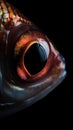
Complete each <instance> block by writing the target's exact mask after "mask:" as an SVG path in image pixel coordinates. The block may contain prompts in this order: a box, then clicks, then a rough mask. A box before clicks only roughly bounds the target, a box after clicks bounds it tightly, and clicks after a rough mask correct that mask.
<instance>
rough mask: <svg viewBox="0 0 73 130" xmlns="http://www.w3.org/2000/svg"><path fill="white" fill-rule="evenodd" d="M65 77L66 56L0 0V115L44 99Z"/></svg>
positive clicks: (4, 0) (32, 25) (21, 15)
mask: <svg viewBox="0 0 73 130" xmlns="http://www.w3.org/2000/svg"><path fill="white" fill-rule="evenodd" d="M65 77H66V64H65V58H64V57H63V56H62V55H61V54H60V52H59V51H58V50H57V49H56V48H55V46H54V44H53V42H52V41H51V40H50V39H49V38H48V36H46V34H45V33H42V31H41V30H40V29H39V28H38V27H37V26H36V25H35V24H34V23H33V22H31V21H30V20H29V19H28V18H26V17H25V16H24V15H23V14H22V13H20V11H19V10H18V9H16V8H15V7H14V6H13V5H11V4H9V3H8V2H7V1H6V0H0V117H1V116H7V115H9V114H13V113H15V112H17V111H20V110H22V109H25V108H27V107H28V106H30V105H32V104H33V103H35V102H37V101H39V100H40V99H42V98H44V97H45V96H46V95H48V94H49V93H50V92H51V91H53V89H55V88H56V87H57V86H58V85H59V84H60V83H61V82H62V81H63V80H64V78H65Z"/></svg>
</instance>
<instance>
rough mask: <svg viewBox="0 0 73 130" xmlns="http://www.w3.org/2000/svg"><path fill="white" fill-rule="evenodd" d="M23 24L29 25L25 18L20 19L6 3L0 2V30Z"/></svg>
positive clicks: (0, 0)
mask: <svg viewBox="0 0 73 130" xmlns="http://www.w3.org/2000/svg"><path fill="white" fill-rule="evenodd" d="M22 22H24V23H30V21H28V20H27V19H25V18H22V17H21V16H20V14H19V13H18V12H17V11H16V9H14V8H13V7H12V6H10V4H8V3H7V2H5V3H4V1H2V0H0V30H4V29H5V28H6V29H7V28H8V27H7V26H8V25H9V27H13V26H17V25H19V24H21V23H22Z"/></svg>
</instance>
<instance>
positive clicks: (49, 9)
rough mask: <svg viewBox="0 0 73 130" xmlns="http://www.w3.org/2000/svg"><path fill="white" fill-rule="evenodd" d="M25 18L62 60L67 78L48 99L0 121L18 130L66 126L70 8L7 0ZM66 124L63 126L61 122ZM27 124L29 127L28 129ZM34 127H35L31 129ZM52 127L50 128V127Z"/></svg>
mask: <svg viewBox="0 0 73 130" xmlns="http://www.w3.org/2000/svg"><path fill="white" fill-rule="evenodd" d="M9 1H10V3H12V4H13V5H14V6H15V7H16V8H18V9H19V10H20V11H21V12H22V13H23V14H24V15H25V16H26V17H28V18H29V19H30V20H31V21H33V22H34V23H35V24H36V25H37V26H38V27H39V28H40V29H41V30H42V31H43V32H44V33H45V34H46V35H47V36H48V37H49V38H50V39H51V40H52V41H53V42H54V44H55V45H56V47H57V48H58V50H59V51H60V52H61V54H62V55H63V56H64V57H65V60H66V70H67V76H66V78H65V80H64V81H63V82H62V83H61V84H60V85H59V86H58V87H57V88H56V89H55V90H53V91H52V92H51V93H50V94H49V95H47V96H46V97H45V98H44V99H42V100H41V101H38V102H37V103H35V104H33V105H32V106H30V107H29V108H27V109H25V110H22V111H20V112H18V113H16V114H14V115H12V116H10V117H6V118H4V119H1V121H2V123H5V122H6V126H7V127H8V126H9V127H11V128H15V126H16V127H19V126H21V129H22V127H23V129H25V127H26V128H28V126H30V129H31V128H34V129H35V128H38V129H39V124H40V125H41V127H42V126H45V128H44V129H46V126H47V128H48V129H49V127H50V126H51V127H52V126H53V125H56V127H58V125H59V127H61V126H62V125H63V124H64V125H65V123H66V126H67V125H68V121H69V119H70V116H71V115H72V114H71V109H72V105H71V104H72V91H71V89H72V85H71V83H72V72H73V71H72V62H73V60H72V55H73V48H72V41H71V38H72V37H71V30H72V26H71V22H72V20H71V13H72V11H71V6H70V5H71V4H70V3H68V2H67V1H66V2H65V3H64V2H63V1H58V2H57V1H47V0H44V1H40V0H34V1H32V0H20V1H18V0H8V2H9ZM65 121H66V122H65ZM29 123H30V125H29ZM33 124H34V125H35V127H34V126H33ZM51 124H52V125H51Z"/></svg>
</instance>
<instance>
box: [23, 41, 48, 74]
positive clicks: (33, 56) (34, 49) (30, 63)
mask: <svg viewBox="0 0 73 130" xmlns="http://www.w3.org/2000/svg"><path fill="white" fill-rule="evenodd" d="M46 62H47V55H46V51H45V49H44V48H43V46H41V45H40V44H38V43H35V44H33V45H32V46H31V47H30V48H29V49H28V50H27V52H26V53H25V56H24V64H25V67H26V69H27V70H28V72H29V73H30V74H32V75H34V74H37V73H38V72H40V71H41V70H42V69H43V67H44V66H45V64H46Z"/></svg>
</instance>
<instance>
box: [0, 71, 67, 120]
mask: <svg viewBox="0 0 73 130" xmlns="http://www.w3.org/2000/svg"><path fill="white" fill-rule="evenodd" d="M66 74H67V71H66V70H63V71H62V73H61V74H60V75H59V76H58V78H57V79H56V81H55V82H54V83H53V84H52V85H51V86H48V87H45V89H44V90H42V91H41V92H39V93H38V94H36V95H35V96H33V97H31V98H28V99H27V100H25V101H23V102H21V103H19V104H16V103H14V104H11V105H10V106H8V107H9V108H8V109H7V110H4V111H3V112H0V118H1V117H5V116H9V115H12V114H14V113H16V112H18V111H20V110H23V109H25V108H27V107H29V106H31V105H32V104H34V103H35V102H37V101H39V100H41V99H42V98H44V97H45V96H47V95H48V94H49V93H50V92H51V91H52V90H54V89H55V88H56V87H57V86H58V85H59V84H60V83H61V82H62V81H63V80H64V79H65V77H66Z"/></svg>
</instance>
